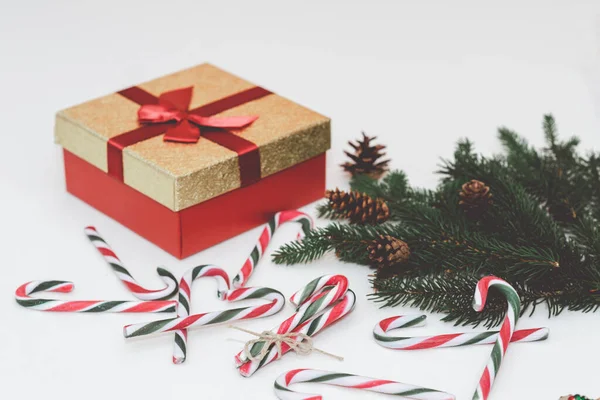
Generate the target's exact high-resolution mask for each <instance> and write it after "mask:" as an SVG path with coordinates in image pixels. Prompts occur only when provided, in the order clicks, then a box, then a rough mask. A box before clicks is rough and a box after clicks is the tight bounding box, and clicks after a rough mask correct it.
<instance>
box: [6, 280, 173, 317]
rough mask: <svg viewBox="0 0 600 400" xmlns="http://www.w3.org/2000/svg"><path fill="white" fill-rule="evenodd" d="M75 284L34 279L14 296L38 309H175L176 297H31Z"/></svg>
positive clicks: (128, 311)
mask: <svg viewBox="0 0 600 400" xmlns="http://www.w3.org/2000/svg"><path fill="white" fill-rule="evenodd" d="M73 287H74V286H73V283H72V282H67V281H32V282H28V283H25V284H23V285H21V286H19V288H18V289H17V290H16V292H15V298H16V300H17V303H19V305H21V306H23V307H26V308H29V309H31V310H38V311H59V312H108V313H161V312H173V311H175V307H176V305H177V302H176V301H174V300H155V301H122V300H71V301H64V300H54V299H39V298H34V297H31V296H30V295H31V294H34V293H40V292H58V293H69V292H71V291H72V290H73Z"/></svg>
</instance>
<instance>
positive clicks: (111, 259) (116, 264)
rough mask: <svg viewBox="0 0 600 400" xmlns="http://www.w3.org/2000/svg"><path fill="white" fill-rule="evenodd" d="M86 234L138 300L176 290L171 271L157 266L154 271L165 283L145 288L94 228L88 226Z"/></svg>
mask: <svg viewBox="0 0 600 400" xmlns="http://www.w3.org/2000/svg"><path fill="white" fill-rule="evenodd" d="M84 232H85V234H86V236H87V237H88V239H90V241H91V242H92V244H93V245H94V246H95V247H96V248H97V249H98V252H100V254H101V255H102V257H103V258H104V260H105V261H106V262H107V263H108V265H110V267H111V268H112V269H113V271H114V272H115V274H116V275H117V277H118V278H119V279H120V280H121V282H123V283H124V284H125V286H127V288H128V289H129V291H130V292H131V293H132V294H133V295H134V296H135V297H137V298H138V299H140V300H163V299H168V298H169V297H171V296H173V295H174V294H175V293H176V292H177V288H178V285H177V279H175V276H173V274H172V273H170V272H169V271H167V270H166V269H164V268H161V267H158V268H157V269H156V271H157V272H158V275H159V276H160V278H161V279H162V280H163V282H165V284H166V285H167V286H166V287H165V288H163V289H156V290H151V289H146V288H144V287H142V286H141V285H140V284H139V283H138V282H137V281H136V280H135V279H134V278H133V276H132V275H131V273H130V272H129V271H128V270H127V268H125V266H124V265H123V263H122V262H121V260H120V259H119V257H117V255H116V254H115V252H114V251H113V249H112V248H111V247H110V246H109V245H108V243H106V240H104V238H102V236H100V234H99V233H98V231H97V230H96V228H94V227H93V226H88V227H87V228H85V230H84Z"/></svg>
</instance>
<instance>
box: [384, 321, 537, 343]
mask: <svg viewBox="0 0 600 400" xmlns="http://www.w3.org/2000/svg"><path fill="white" fill-rule="evenodd" d="M425 319H426V316H425V315H399V316H396V317H390V318H386V319H384V320H382V321H381V322H379V323H378V324H377V325H375V327H374V328H373V337H374V338H375V341H376V342H377V343H378V344H379V345H381V346H383V347H387V348H388V349H394V350H422V349H433V348H440V347H458V346H470V345H476V344H493V343H495V342H496V340H497V339H498V331H489V332H465V333H448V334H443V335H433V336H402V337H400V336H393V335H390V334H389V332H390V331H391V330H393V329H400V328H408V327H413V326H423V325H425ZM547 338H548V328H533V329H522V330H518V331H515V333H514V334H513V336H512V338H511V342H537V341H541V340H546V339H547Z"/></svg>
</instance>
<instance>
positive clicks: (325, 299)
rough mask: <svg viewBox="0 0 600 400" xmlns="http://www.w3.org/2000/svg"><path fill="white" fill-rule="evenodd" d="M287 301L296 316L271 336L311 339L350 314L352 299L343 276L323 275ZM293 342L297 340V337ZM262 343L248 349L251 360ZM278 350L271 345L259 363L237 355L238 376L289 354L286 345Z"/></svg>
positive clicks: (260, 349) (258, 352)
mask: <svg viewBox="0 0 600 400" xmlns="http://www.w3.org/2000/svg"><path fill="white" fill-rule="evenodd" d="M291 301H292V303H295V304H298V308H297V311H296V314H294V315H292V316H291V317H289V318H288V319H286V320H285V321H284V322H283V323H281V324H280V325H279V326H278V327H277V328H275V329H274V331H275V333H276V334H279V335H282V334H288V333H290V332H295V333H303V334H306V335H308V336H314V335H316V334H317V333H318V332H320V331H322V330H323V329H325V328H326V327H328V326H330V325H332V324H333V323H335V322H337V321H339V320H340V319H341V318H343V317H344V316H346V315H347V314H348V313H350V312H351V311H352V310H353V309H354V305H355V303H356V296H355V295H354V293H353V292H352V291H350V290H348V280H347V278H346V277H345V276H343V275H326V276H323V277H320V278H317V279H315V280H313V281H311V282H310V283H309V284H308V285H306V286H305V287H304V288H303V289H301V290H300V291H298V292H297V293H295V294H294V295H293V296H292V297H291ZM296 340H299V341H301V338H297V339H296ZM266 344H267V343H266V342H264V341H258V342H257V343H255V344H254V345H253V346H251V347H250V349H249V352H250V354H251V355H252V356H253V357H256V356H258V355H259V354H260V353H261V352H262V351H263V347H264V346H265V345H266ZM281 347H282V351H281V354H280V353H279V352H278V349H277V348H276V346H275V345H273V346H271V348H270V349H269V350H268V351H267V353H266V355H265V356H264V357H262V359H259V360H256V359H249V357H248V356H247V355H246V352H245V351H241V352H239V353H238V354H237V355H236V356H235V363H236V366H237V367H238V370H239V372H240V374H241V375H242V376H245V377H249V376H251V375H252V374H254V373H255V372H256V371H257V370H258V369H259V368H261V367H263V366H265V365H267V364H269V363H271V362H273V361H275V360H277V359H279V358H280V357H281V356H283V354H285V353H287V352H288V351H290V347H289V346H288V345H287V344H286V343H282V345H281Z"/></svg>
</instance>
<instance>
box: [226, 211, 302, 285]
mask: <svg viewBox="0 0 600 400" xmlns="http://www.w3.org/2000/svg"><path fill="white" fill-rule="evenodd" d="M286 222H298V223H300V224H301V225H302V231H303V232H304V234H307V233H308V232H309V231H310V230H311V229H312V227H313V222H312V219H311V218H310V217H309V216H308V215H307V214H305V213H303V212H301V211H297V210H288V211H281V212H278V213H277V214H275V215H274V216H273V218H271V220H270V221H269V222H268V223H267V225H266V226H265V228H264V229H263V231H262V233H261V234H260V238H259V239H258V243H257V244H256V246H254V248H253V249H252V252H251V253H250V257H248V259H247V260H246V262H245V263H244V265H243V266H242V269H241V270H240V272H238V274H237V275H236V276H235V277H234V278H233V287H235V288H239V287H242V286H245V285H246V283H247V282H248V279H249V278H250V275H252V272H254V269H255V268H256V264H257V263H258V262H259V260H260V259H261V257H262V256H263V255H264V253H265V251H266V250H267V246H268V245H269V243H270V242H271V239H272V238H273V234H274V233H275V231H276V230H277V228H279V227H280V226H281V225H283V224H285V223H286Z"/></svg>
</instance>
